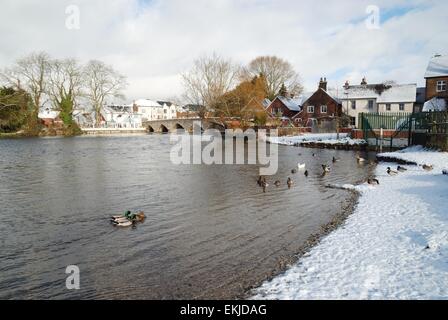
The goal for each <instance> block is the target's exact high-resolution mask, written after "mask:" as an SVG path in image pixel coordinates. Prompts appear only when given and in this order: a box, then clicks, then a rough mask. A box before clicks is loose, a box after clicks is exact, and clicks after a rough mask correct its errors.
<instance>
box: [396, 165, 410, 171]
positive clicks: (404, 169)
mask: <svg viewBox="0 0 448 320" xmlns="http://www.w3.org/2000/svg"><path fill="white" fill-rule="evenodd" d="M397 171H398V172H406V171H408V169H406V168H405V167H402V166H398V167H397Z"/></svg>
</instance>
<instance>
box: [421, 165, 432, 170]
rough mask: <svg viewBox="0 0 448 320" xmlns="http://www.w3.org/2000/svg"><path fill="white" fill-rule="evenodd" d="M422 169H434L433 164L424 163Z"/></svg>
mask: <svg viewBox="0 0 448 320" xmlns="http://www.w3.org/2000/svg"><path fill="white" fill-rule="evenodd" d="M423 170H425V171H432V170H434V166H433V165H427V164H424V165H423Z"/></svg>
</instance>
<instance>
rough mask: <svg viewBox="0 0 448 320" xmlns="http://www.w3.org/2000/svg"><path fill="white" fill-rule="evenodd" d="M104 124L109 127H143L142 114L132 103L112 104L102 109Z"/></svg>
mask: <svg viewBox="0 0 448 320" xmlns="http://www.w3.org/2000/svg"><path fill="white" fill-rule="evenodd" d="M101 117H102V120H103V121H102V126H104V127H107V128H141V127H142V116H141V115H140V114H138V113H136V112H134V110H133V106H132V105H110V106H104V107H103V108H102V110H101Z"/></svg>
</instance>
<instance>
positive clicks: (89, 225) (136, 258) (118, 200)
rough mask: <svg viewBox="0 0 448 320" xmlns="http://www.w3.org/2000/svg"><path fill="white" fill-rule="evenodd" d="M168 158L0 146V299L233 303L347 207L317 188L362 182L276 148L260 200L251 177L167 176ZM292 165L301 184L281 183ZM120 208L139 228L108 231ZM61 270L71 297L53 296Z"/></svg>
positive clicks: (143, 151) (114, 148)
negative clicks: (73, 268) (135, 217)
mask: <svg viewBox="0 0 448 320" xmlns="http://www.w3.org/2000/svg"><path fill="white" fill-rule="evenodd" d="M170 148H171V145H170V142H169V137H168V136H167V135H142V136H115V137H75V138H36V139H3V140H2V139H0V208H1V210H0V247H1V250H0V298H1V299H206V298H207V299H232V298H237V297H242V296H244V294H245V293H246V292H247V289H248V288H250V287H252V286H254V285H256V284H259V283H260V282H261V281H263V280H265V279H266V278H267V277H268V276H270V275H272V274H273V273H276V272H278V271H280V270H281V268H282V267H281V265H282V261H285V260H288V259H290V258H291V257H293V256H294V255H295V254H296V253H297V252H298V251H299V249H300V248H301V247H302V246H303V244H304V242H305V241H306V239H307V238H308V237H309V236H310V235H311V234H313V233H317V232H319V230H320V227H321V226H322V225H323V224H325V223H327V222H329V221H330V220H331V219H332V218H333V217H334V216H335V215H336V214H337V213H339V212H340V211H341V210H342V209H341V208H342V207H343V206H344V205H346V204H347V203H348V202H349V201H350V200H351V199H352V198H353V195H352V194H350V193H349V192H347V191H344V190H335V189H328V188H325V185H326V184H328V183H357V182H359V181H362V180H364V179H365V178H367V176H368V175H369V172H370V169H369V167H368V166H367V165H358V164H357V161H356V159H355V156H354V153H353V152H349V151H335V150H316V149H304V148H295V147H285V146H279V171H278V173H277V175H276V176H275V177H272V178H269V180H270V181H271V186H270V187H269V188H268V190H267V192H266V193H263V192H262V190H261V189H260V187H258V185H257V183H256V180H257V178H258V167H257V166H254V165H213V166H207V165H180V166H177V165H173V164H172V163H171V161H170V157H169V151H170ZM299 153H300V155H299ZM313 153H315V156H313ZM333 156H336V157H337V158H340V159H341V161H340V162H337V163H336V164H334V165H332V167H333V168H332V172H331V173H330V174H329V175H326V176H325V177H322V176H321V175H320V173H321V164H322V163H328V162H331V159H332V157H333ZM298 162H306V163H307V165H308V170H309V171H310V176H309V177H308V178H305V176H304V175H303V173H297V174H295V175H293V174H291V169H292V168H296V167H297V163H298ZM289 176H290V177H292V178H293V179H294V181H295V185H294V187H293V188H292V189H290V190H288V188H287V186H286V179H287V177H289ZM276 179H280V180H282V186H281V187H279V188H276V187H274V186H273V185H272V182H273V181H274V180H276ZM127 209H129V210H133V211H134V210H138V209H141V210H143V211H144V212H145V213H146V215H147V219H146V221H145V222H144V223H142V224H138V225H137V226H136V227H135V228H127V229H119V228H116V227H114V226H112V225H111V224H110V223H109V221H108V217H109V216H110V215H113V214H120V213H122V212H124V211H125V210H127ZM68 265H77V266H78V267H79V269H80V286H81V288H80V289H79V290H68V289H67V288H66V286H65V281H66V277H67V274H65V269H66V267H67V266H68Z"/></svg>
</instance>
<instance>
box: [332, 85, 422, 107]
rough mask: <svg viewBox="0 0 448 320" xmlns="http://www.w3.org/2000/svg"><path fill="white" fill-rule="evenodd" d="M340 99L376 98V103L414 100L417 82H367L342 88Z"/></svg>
mask: <svg viewBox="0 0 448 320" xmlns="http://www.w3.org/2000/svg"><path fill="white" fill-rule="evenodd" d="M340 96H341V99H376V101H377V103H393V102H415V100H416V98H417V84H415V83H411V84H387V83H386V84H384V83H379V84H367V85H353V86H352V85H350V86H348V87H345V88H344V91H343V92H342V94H341V95H340Z"/></svg>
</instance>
